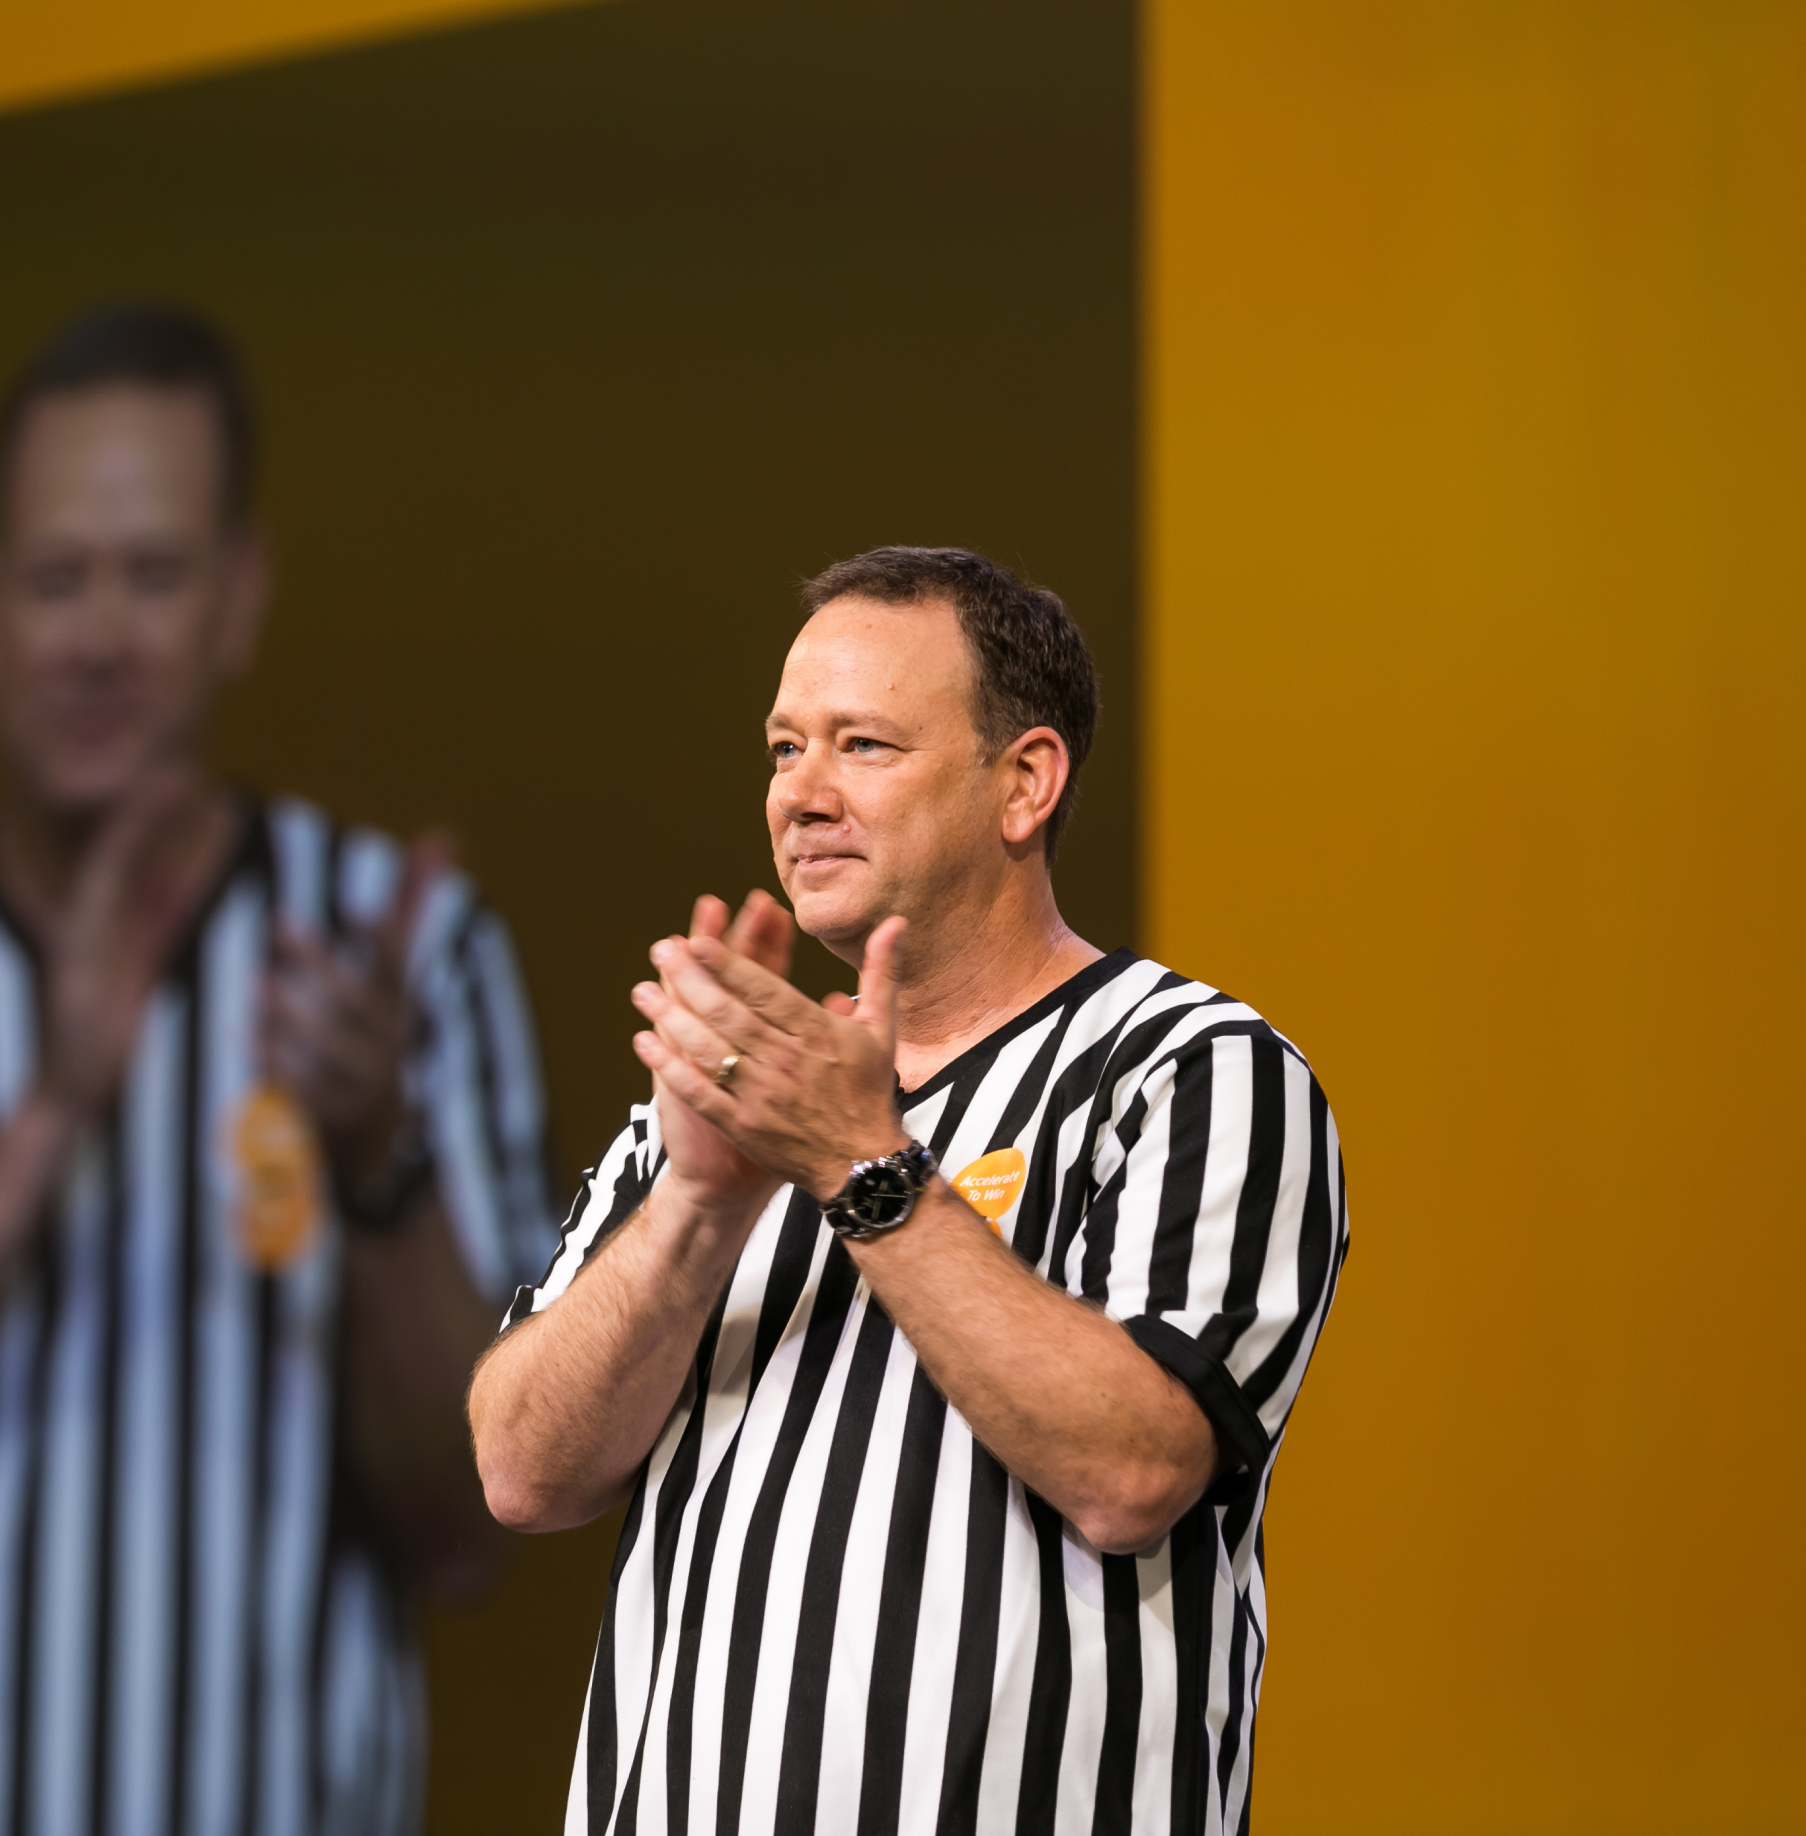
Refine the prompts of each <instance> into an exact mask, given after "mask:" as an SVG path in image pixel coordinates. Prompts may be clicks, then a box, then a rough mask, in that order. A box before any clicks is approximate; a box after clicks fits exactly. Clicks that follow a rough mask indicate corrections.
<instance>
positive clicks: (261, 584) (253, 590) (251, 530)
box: [214, 524, 270, 682]
mask: <svg viewBox="0 0 1806 1836" xmlns="http://www.w3.org/2000/svg"><path fill="white" fill-rule="evenodd" d="M230 541H231V547H230V549H229V550H228V551H227V555H226V585H225V599H224V604H223V605H222V607H221V615H220V627H219V637H218V642H217V646H216V649H215V652H214V655H215V658H216V660H217V662H218V666H219V677H220V680H221V681H222V682H230V681H233V680H235V679H236V678H237V677H239V676H242V675H244V674H245V672H246V671H247V670H249V669H250V667H251V665H252V663H253V662H254V661H255V660H256V657H257V640H258V637H259V636H260V635H261V633H262V631H263V610H264V607H265V606H266V605H267V604H268V603H269V597H270V548H269V542H268V540H267V538H266V537H265V536H264V533H263V531H262V530H261V529H259V528H257V527H256V526H255V525H254V524H247V525H246V526H245V527H244V528H243V529H241V530H239V531H238V532H237V533H236V534H234V535H233V536H232V537H231V538H230Z"/></svg>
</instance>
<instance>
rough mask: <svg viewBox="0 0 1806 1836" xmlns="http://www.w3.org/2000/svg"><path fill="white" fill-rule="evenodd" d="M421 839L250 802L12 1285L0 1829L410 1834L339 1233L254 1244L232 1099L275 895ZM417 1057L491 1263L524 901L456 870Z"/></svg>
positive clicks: (6, 1041) (519, 1099)
mask: <svg viewBox="0 0 1806 1836" xmlns="http://www.w3.org/2000/svg"><path fill="white" fill-rule="evenodd" d="M399 864H400V856H399V851H398V850H397V849H396V847H395V846H394V845H393V844H392V843H391V842H389V841H386V840H384V839H382V838H381V837H378V836H376V835H373V834H370V833H368V832H351V833H344V832H340V831H336V830H334V829H333V828H332V827H331V826H330V825H329V824H328V823H327V821H326V820H325V818H323V817H322V816H321V815H320V814H319V813H318V812H317V811H315V810H312V809H310V808H308V807H306V806H304V805H300V804H296V803H284V804H276V805H272V806H270V807H269V808H268V809H267V810H265V809H258V810H256V811H254V812H253V813H252V815H251V819H250V821H249V822H248V825H247V829H246V836H245V840H244V843H243V846H242V847H241V849H240V851H239V853H238V855H237V857H236V859H235V860H234V861H233V863H232V864H231V866H230V868H229V870H228V871H227V873H226V874H225V875H224V877H223V879H222V882H221V884H220V886H219V888H218V889H217V891H216V894H215V896H214V897H213V899H212V900H211V902H210V904H209V905H208V907H207V908H206V910H205V912H204V913H203V915H202V917H201V918H200V920H199V922H198V923H197V925H196V927H195V929H194V931H193V933H192V935H191V937H190V938H189V939H188V941H187V943H186V944H185V946H184V947H183V949H182V951H181V953H180V956H179V958H178V960H177V961H176V963H175V965H174V967H173V969H172V970H171V972H170V974H169V975H168V977H167V978H166V979H165V980H164V982H163V983H162V984H161V986H160V987H159V988H158V989H157V990H156V992H155V995H154V997H153V998H152V1001H151V1004H150V1007H149V1009H148V1012H147V1014H146V1017H145V1020H144V1023H143V1027H142V1030H141V1032H140V1035H139V1037H138V1040H137V1043H136V1048H135V1051H134V1053H133V1056H132V1059H131V1064H130V1068H129V1071H128V1074H127V1076H126V1079H125V1083H124V1087H123V1089H122V1091H121V1093H120V1096H119V1099H118V1103H117V1105H116V1108H115V1111H114V1113H112V1114H111V1115H110V1116H109V1117H108V1118H107V1119H106V1121H105V1123H104V1125H102V1126H99V1127H97V1128H96V1129H95V1130H94V1131H93V1132H92V1134H91V1136H90V1137H89V1138H88V1139H87V1140H86V1141H85V1142H84V1143H83V1144H82V1146H81V1148H80V1150H79V1153H78V1155H77V1158H76V1161H75V1164H74V1165H73V1167H72V1169H71V1171H70V1173H69V1176H68V1179H67V1182H66V1185H65V1187H64V1190H63V1192H62V1195H61V1199H60V1202H59V1203H58V1204H57V1205H56V1206H55V1208H54V1211H53V1215H51V1216H50V1217H49V1218H47V1219H46V1220H45V1224H44V1226H43V1229H42V1231H41V1233H40V1235H39V1237H38V1239H37V1241H36V1243H35V1245H34V1248H33V1251H32V1253H31V1254H30V1256H29V1258H28V1260H27V1261H26V1262H25V1264H24V1265H23V1266H22V1268H21V1270H20V1272H19V1273H18V1274H17V1275H16V1276H15V1278H14V1279H13V1281H12V1283H11V1286H10V1289H9V1290H8V1291H7V1292H6V1294H5V1296H4V1313H3V1314H0V1829H4V1830H5V1831H7V1832H10V1833H12V1836H245V1833H248V1832H255V1833H256V1836H311V1833H312V1832H316V1831H318V1832H326V1831H331V1832H340V1831H343V1832H357V1833H358V1836H366V1833H367V1836H391V1833H393V1836H400V1833H401V1832H406V1831H410V1830H412V1829H413V1828H415V1827H417V1824H418V1809H419V1799H420V1784H421V1759H422V1735H423V1727H422V1699H421V1685H420V1676H419V1669H418V1664H417V1661H416V1657H415V1654H414V1649H413V1645H412V1642H411V1639H410V1636H409V1632H408V1627H407V1623H406V1603H405V1601H404V1599H403V1598H402V1597H401V1596H400V1595H399V1593H398V1591H397V1588H396V1586H395V1584H394V1582H393V1581H392V1579H391V1574H390V1569H389V1566H388V1564H387V1563H386V1562H385V1560H384V1558H383V1556H382V1555H381V1553H380V1551H379V1548H378V1545H377V1542H376V1539H375V1538H374V1537H373V1535H372V1534H371V1533H370V1532H369V1530H368V1528H367V1526H366V1524H365V1523H364V1522H363V1520H362V1516H361V1513H360V1509H359V1503H358V1497H357V1492H356V1488H355V1486H354V1485H353V1484H351V1483H349V1482H348V1473H347V1469H346V1464H345V1460H344V1455H343V1450H342V1448H341V1447H340V1445H339V1443H338V1440H337V1436H336V1433H335V1420H336V1398H335V1338H336V1319H337V1303H338V1285H339V1284H338V1264H339V1244H340V1233H339V1230H338V1228H337V1227H336V1226H335V1225H334V1224H333V1223H332V1222H331V1220H328V1222H327V1225H326V1227H325V1228H324V1229H323V1230H321V1231H320V1232H319V1233H318V1234H317V1235H316V1236H315V1238H314V1240H313V1242H312V1245H311V1247H308V1248H305V1249H303V1250H302V1251H301V1252H300V1253H299V1254H298V1256H296V1257H295V1258H292V1259H291V1260H289V1261H288V1262H287V1263H286V1265H284V1266H280V1267H277V1268H274V1269H272V1270H269V1271H265V1270H262V1269H260V1268H258V1267H255V1266H253V1265H252V1264H251V1263H250V1262H249V1261H247V1260H246V1258H245V1256H244V1255H243V1254H242V1253H241V1251H240V1248H239V1238H238V1235H237V1232H236V1230H235V1228H234V1219H235V1217H236V1213H235V1210H234V1200H235V1179H236V1175H235V1171H234V1162H233V1159H232V1157H231V1154H230V1152H229V1140H228V1137H229V1134H230V1119H231V1118H232V1117H233V1116H234V1114H235V1113H236V1111H237V1107H238V1105H239V1102H240V1100H241V1098H242V1097H243V1094H244V1092H245V1091H246V1090H247V1088H248V1087H249V1086H250V1084H251V1081H252V1079H253V1076H254V1070H255V1033H254V1027H255V1022H256V1016H257V1010H258V999H259V994H258V983H259V978H260V976H261V974H262V973H263V970H264V966H265V963H266V960H267V951H268V945H269V939H270V935H271V928H272V923H273V921H274V920H275V919H276V918H278V917H279V916H286V917H288V918H290V919H292V920H295V921H297V922H300V923H304V924H308V925H311V926H313V927H315V928H316V929H318V930H321V931H331V930H334V929H336V928H338V927H339V926H341V925H342V924H343V923H344V922H346V921H347V920H348V919H353V918H355V919H359V920H367V919H369V918H372V917H374V916H376V915H377V914H379V913H380V912H381V911H383V910H384V909H386V908H387V907H388V904H389V901H390V899H391V898H392V896H393V892H394V889H395V886H396V883H397V878H398V870H399ZM410 979H411V982H412V985H413V987H414V989H415V990H416V992H417V994H418V996H419V999H420V1002H421V1005H422V1007H423V1009H424V1013H425V1015H426V1018H427V1026H426V1029H425V1039H424V1043H423V1046H422V1048H421V1051H420V1053H419V1055H418V1057H417V1058H416V1059H415V1061H414V1062H413V1063H412V1064H411V1065H410V1067H409V1073H408V1075H409V1077H410V1079H411V1080H412V1082H413V1084H414V1086H415V1093H416V1095H417V1097H418V1098H419V1099H420V1100H421V1101H422V1103H423V1104H424V1107H425V1111H426V1114H427V1116H428V1119H429V1121H428V1128H429V1135H430V1138H431V1141H432V1145H433V1149H434V1153H435V1158H436V1163H437V1168H438V1174H439V1183H440V1189H441V1191H442V1193H443V1195H444V1197H445V1200H446V1204H447V1209H448V1212H449V1215H450V1217H451V1220H452V1223H453V1226H454V1230H455V1233H456V1236H457V1239H458V1242H459V1244H460V1246H461V1248H462V1251H463V1254H464V1257H465V1259H466V1262H467V1263H468V1266H469V1269H470V1271H471V1273H472V1275H473V1276H474V1277H475V1279H476V1281H477V1283H478V1284H479V1286H480V1287H481V1288H483V1289H484V1290H486V1291H488V1292H492V1293H495V1294H496V1295H497V1296H498V1299H499V1297H500V1296H501V1295H505V1294H506V1293H508V1292H509V1291H510V1289H511V1288H512V1287H513V1286H514V1285H515V1283H517V1282H518V1281H519V1280H520V1278H521V1272H522V1271H523V1270H530V1269H533V1268H537V1267H543V1266H544V1262H545V1258H546V1257H547V1256H549V1255H550V1254H551V1253H552V1250H553V1248H554V1246H555V1243H556V1232H555V1229H554V1227H553V1225H552V1222H551V1220H550V1218H549V1217H548V1215H547V1213H546V1208H545V1204H544V1202H543V1192H544V1185H543V1176H542V1165H543V1163H542V1135H543V1128H542V1105H541V1099H540V1086H539V1076H538V1069H537V1063H536V1053H535V1047H534V1043H533V1035H532V1030H531V1024H530V1021H529V1017H528V1014H527V1009H526V1006H525V1003H524V1000H523V998H522V992H521V988H520V984H519V978H518V976H517V974H516V971H515V967H514V961H513V955H512V950H511V947H510V944H509V942H508V938H507V935H506V932H505V931H504V929H503V928H502V926H501V924H500V923H499V921H498V920H497V919H496V918H495V917H494V916H492V915H491V914H489V913H488V912H486V911H485V910H484V909H483V908H482V907H480V906H479V905H477V904H476V903H475V902H474V900H473V897H472V894H471V890H470V888H469V886H468V885H467V884H466V883H464V882H463V881H462V880H460V879H458V878H456V877H455V876H452V877H447V878H446V879H445V880H443V881H441V882H440V883H439V884H438V885H437V886H436V887H435V888H434V889H433V890H432V891H431V892H430V893H429V895H428V898H427V902H426V904H425V907H424V908H423V911H422V914H421V921H420V926H419V931H418V934H417V937H416V941H415V947H414V950H413V954H412V959H411V963H410ZM38 1000H39V990H38V972H37V966H36V964H35V962H34V959H33V956H32V952H31V949H30V946H29V945H28V944H27V943H26V941H25V939H24V937H23V935H22V933H21V932H20V931H19V929H18V928H17V927H16V926H15V925H13V924H12V923H11V922H10V921H8V920H5V919H4V917H3V916H0V1112H4V1111H10V1110H11V1109H12V1107H13V1106H14V1105H15V1104H16V1103H17V1102H18V1100H19V1098H20V1095H21V1093H22V1092H23V1091H24V1090H25V1089H26V1087H27V1086H28V1084H29V1082H30V1080H31V1078H32V1075H33V1061H34V1056H35V1032H36V1023H35V1019H34V1013H35V1010H36V1006H37V1003H38Z"/></svg>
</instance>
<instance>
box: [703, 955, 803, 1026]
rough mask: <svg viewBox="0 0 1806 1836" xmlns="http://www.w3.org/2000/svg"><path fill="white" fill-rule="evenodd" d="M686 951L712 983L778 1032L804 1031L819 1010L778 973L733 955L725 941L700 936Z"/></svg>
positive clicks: (747, 958) (749, 959) (761, 964)
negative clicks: (719, 941) (715, 941)
mask: <svg viewBox="0 0 1806 1836" xmlns="http://www.w3.org/2000/svg"><path fill="white" fill-rule="evenodd" d="M690 950H691V954H692V956H693V957H694V958H695V960H696V961H697V962H698V963H699V964H700V965H701V966H702V968H703V969H704V970H705V971H706V972H707V973H708V975H709V977H710V978H711V979H712V980H713V981H714V982H716V983H717V984H718V985H719V986H720V987H721V988H723V989H725V990H726V991H727V993H728V994H730V995H731V996H733V998H734V999H735V1000H736V1001H738V1002H740V1003H741V1004H742V1005H743V1006H745V1007H747V1008H750V1009H751V1010H752V1012H753V1013H754V1014H756V1015H758V1016H759V1018H760V1019H762V1020H765V1021H766V1022H768V1023H769V1024H770V1025H771V1026H773V1027H775V1028H777V1030H778V1031H779V1032H784V1033H800V1032H802V1031H804V1030H805V1029H806V1028H807V1027H808V1026H809V1024H810V1022H811V1021H812V1020H813V1018H814V1016H815V1015H816V1014H817V1013H818V1012H819V1011H820V1010H819V1009H818V1008H817V1007H816V1005H815V1003H814V1002H813V1001H811V1000H810V999H809V997H808V996H807V995H805V994H801V993H799V992H798V991H797V990H796V989H795V988H793V987H791V985H790V984H789V983H788V982H787V981H785V980H784V978H783V977H782V976H781V975H775V974H773V972H772V971H771V970H770V969H768V968H766V967H765V965H764V964H763V963H755V962H754V961H752V959H751V958H750V957H745V956H739V955H736V954H735V952H734V951H732V950H730V949H728V948H727V946H726V945H725V944H719V943H714V942H712V941H711V940H709V939H708V938H702V939H700V940H698V941H697V942H696V943H695V944H693V945H691V946H690ZM691 1005H692V1006H694V1005H695V1003H694V1002H691ZM703 1011H704V1012H705V1013H706V1012H707V1010H706V1009H704V1010H703Z"/></svg>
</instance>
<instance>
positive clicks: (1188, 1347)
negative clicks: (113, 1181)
mask: <svg viewBox="0 0 1806 1836" xmlns="http://www.w3.org/2000/svg"><path fill="white" fill-rule="evenodd" d="M1123 1329H1124V1331H1126V1332H1127V1333H1128V1335H1129V1337H1130V1338H1131V1339H1133V1340H1134V1341H1135V1343H1136V1344H1137V1345H1139V1346H1140V1347H1141V1349H1142V1350H1143V1351H1144V1352H1146V1353H1147V1355H1148V1356H1149V1357H1150V1358H1152V1359H1153V1360H1154V1362H1155V1363H1156V1364H1160V1365H1164V1366H1165V1367H1166V1369H1167V1370H1169V1371H1171V1372H1172V1374H1173V1375H1174V1376H1175V1377H1177V1378H1178V1379H1179V1381H1180V1382H1181V1383H1182V1384H1184V1385H1185V1387H1186V1388H1187V1389H1188V1390H1190V1391H1191V1393H1192V1395H1193V1396H1194V1397H1196V1398H1197V1402H1198V1407H1199V1408H1200V1409H1202V1410H1203V1411H1204V1414H1205V1416H1206V1418H1207V1419H1208V1420H1209V1422H1210V1425H1211V1427H1212V1429H1214V1430H1215V1432H1216V1437H1217V1444H1218V1446H1219V1448H1220V1449H1221V1450H1222V1452H1223V1454H1224V1456H1225V1458H1223V1459H1222V1460H1221V1461H1220V1462H1219V1465H1218V1470H1217V1477H1216V1478H1215V1479H1214V1480H1213V1481H1212V1483H1211V1487H1210V1490H1209V1491H1208V1492H1206V1493H1205V1494H1204V1497H1205V1501H1206V1502H1207V1503H1213V1504H1216V1503H1224V1504H1226V1503H1228V1502H1229V1498H1230V1495H1231V1493H1234V1492H1239V1491H1240V1490H1242V1489H1243V1488H1244V1485H1245V1483H1246V1481H1242V1482H1241V1483H1238V1476H1239V1475H1241V1474H1243V1472H1244V1471H1245V1473H1246V1474H1247V1475H1248V1477H1249V1478H1253V1477H1256V1476H1258V1475H1259V1474H1260V1473H1261V1472H1262V1471H1263V1469H1264V1468H1265V1467H1266V1464H1267V1456H1268V1454H1269V1453H1271V1452H1272V1445H1273V1444H1272V1441H1271V1439H1270V1438H1269V1436H1268V1434H1267V1431H1266V1429H1265V1428H1264V1427H1263V1426H1262V1425H1261V1419H1260V1416H1259V1415H1258V1414H1257V1413H1256V1412H1255V1408H1254V1405H1253V1404H1252V1403H1251V1402H1249V1400H1248V1399H1247V1397H1245V1396H1244V1395H1243V1394H1242V1391H1241V1386H1240V1385H1239V1384H1238V1383H1237V1382H1236V1381H1235V1379H1234V1378H1233V1377H1231V1376H1230V1375H1229V1373H1228V1371H1226V1370H1225V1369H1224V1368H1223V1363H1222V1360H1221V1359H1219V1358H1215V1357H1212V1355H1211V1354H1210V1353H1209V1352H1207V1351H1206V1350H1205V1349H1204V1348H1203V1347H1202V1346H1201V1345H1200V1344H1199V1343H1198V1342H1197V1340H1196V1339H1194V1338H1193V1337H1192V1336H1191V1335H1190V1334H1189V1333H1186V1332H1181V1331H1180V1330H1179V1328H1178V1327H1177V1326H1175V1325H1173V1324H1172V1322H1171V1321H1170V1320H1163V1319H1161V1318H1159V1317H1158V1316H1157V1315H1155V1314H1147V1313H1144V1314H1141V1315H1139V1316H1138V1317H1137V1318H1135V1319H1132V1320H1125V1321H1123Z"/></svg>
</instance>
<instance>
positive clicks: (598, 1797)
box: [584, 1482, 646, 1830]
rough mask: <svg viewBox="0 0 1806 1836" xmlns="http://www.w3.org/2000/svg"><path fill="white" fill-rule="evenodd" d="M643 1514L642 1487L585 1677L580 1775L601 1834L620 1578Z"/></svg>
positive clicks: (612, 1763) (608, 1796)
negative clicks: (585, 1737) (585, 1733)
mask: <svg viewBox="0 0 1806 1836" xmlns="http://www.w3.org/2000/svg"><path fill="white" fill-rule="evenodd" d="M645 1509H646V1487H645V1484H644V1482H642V1483H641V1485H640V1487H639V1489H638V1490H637V1491H635V1493H634V1495H633V1503H632V1504H630V1505H629V1506H628V1507H627V1518H626V1521H625V1522H624V1523H623V1524H622V1525H621V1536H620V1540H619V1541H618V1542H617V1543H616V1544H615V1570H614V1573H613V1574H612V1575H611V1576H610V1577H609V1581H608V1605H607V1607H606V1608H605V1609H604V1610H603V1614H602V1632H601V1635H600V1636H599V1637H598V1638H597V1640H596V1661H595V1664H594V1666H593V1667H592V1668H591V1670H590V1678H589V1751H588V1752H587V1753H586V1754H585V1755H584V1774H585V1779H586V1783H587V1787H588V1797H589V1819H588V1822H589V1827H590V1828H591V1829H593V1830H600V1829H601V1828H602V1826H603V1825H604V1824H605V1823H606V1822H607V1821H608V1819H609V1816H610V1814H611V1813H612V1812H613V1810H614V1802H615V1770H616V1765H617V1760H618V1754H619V1747H620V1740H619V1737H618V1735H617V1734H616V1731H615V1611H616V1608H617V1606H618V1605H619V1603H620V1598H621V1575H622V1572H623V1571H624V1570H625V1569H626V1567H627V1559H628V1557H629V1556H631V1555H632V1554H633V1550H634V1545H635V1544H636V1543H637V1542H638V1541H639V1540H640V1522H641V1519H642V1517H643V1516H644V1514H645Z"/></svg>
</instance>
